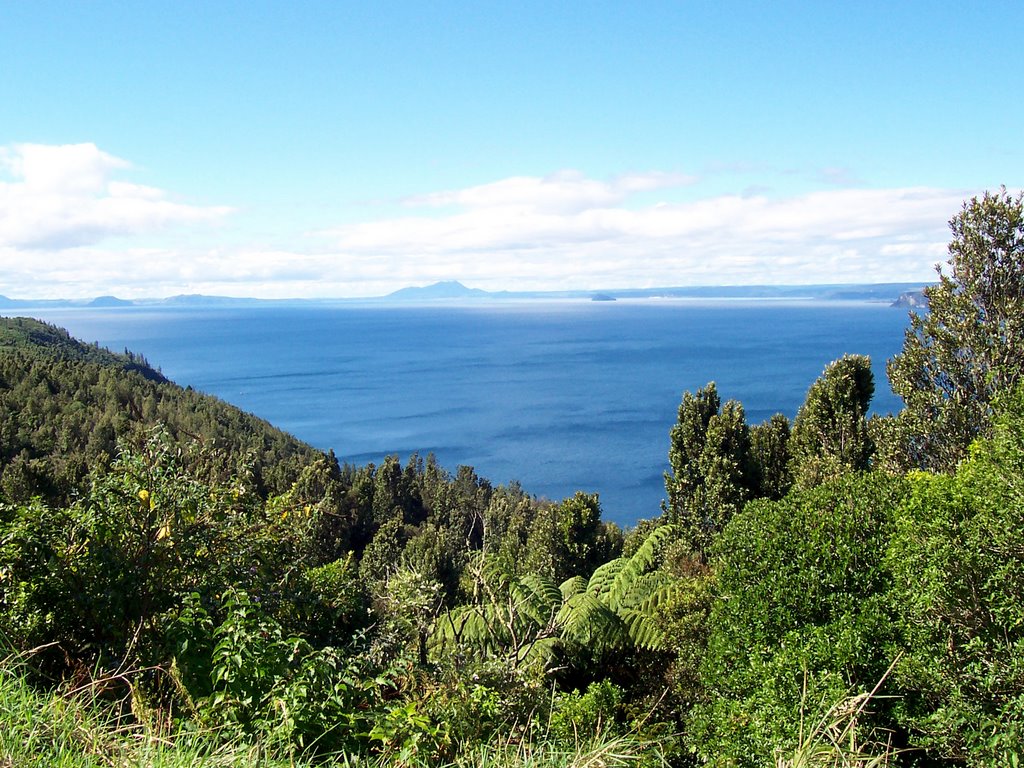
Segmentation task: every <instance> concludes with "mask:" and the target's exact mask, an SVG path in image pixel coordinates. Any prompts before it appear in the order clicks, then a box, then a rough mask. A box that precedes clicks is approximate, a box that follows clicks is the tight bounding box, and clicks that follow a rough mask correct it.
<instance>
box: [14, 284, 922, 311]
mask: <svg viewBox="0 0 1024 768" xmlns="http://www.w3.org/2000/svg"><path fill="white" fill-rule="evenodd" d="M927 285H930V283H920V282H919V283H841V284H822V285H738V286H737V285H732V286H729V285H724V286H689V287H668V288H621V289H596V290H567V291H484V290H481V289H479V288H467V287H466V286H464V285H463V284H462V283H459V282H456V281H447V282H442V283H434V284H433V285H428V286H423V287H409V288H402V289H401V290H398V291H395V292H394V293H390V294H388V295H386V296H377V297H363V298H341V297H339V298H315V299H297V298H291V299H258V298H252V297H233V296H206V295H202V294H188V295H178V296H170V297H166V298H142V299H121V298H118V297H116V296H99V297H96V298H90V299H15V298H8V297H7V296H0V311H3V310H8V309H24V308H46V309H62V308H69V309H70V308H75V307H83V308H90V309H108V308H109V309H118V308H125V307H191V308H196V307H203V308H211V307H241V306H245V307H255V306H281V305H286V304H287V305H293V306H323V305H339V304H343V305H349V304H422V303H430V304H435V303H436V304H444V303H448V302H453V301H457V302H460V303H462V302H466V301H472V302H501V301H508V300H541V301H543V300H580V301H595V300H596V301H599V302H601V301H603V302H612V301H620V300H629V299H718V300H721V299H752V300H767V299H779V300H815V301H875V302H879V303H885V302H888V303H898V306H914V304H913V302H912V301H909V303H908V298H907V297H908V296H913V295H919V294H920V292H921V290H922V289H923V288H924V287H926V286H927Z"/></svg>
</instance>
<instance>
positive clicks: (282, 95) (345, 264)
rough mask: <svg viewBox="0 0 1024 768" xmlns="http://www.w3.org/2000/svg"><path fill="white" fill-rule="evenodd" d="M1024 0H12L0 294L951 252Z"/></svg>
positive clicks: (230, 290)
mask: <svg viewBox="0 0 1024 768" xmlns="http://www.w3.org/2000/svg"><path fill="white" fill-rule="evenodd" d="M1021 28H1024V4H1021V3H1019V2H1012V3H1011V2H984V3H977V4H974V5H973V6H965V5H964V4H961V3H952V2H904V3H874V2H858V3H832V2H819V3H810V2H805V3H793V2H772V3H753V2H714V3H711V2H659V1H658V0H650V1H649V2H643V3H640V2H630V3H627V2H588V3H582V2H580V3H575V2H566V3H550V2H517V3H514V4H513V3H504V4H498V3H487V2H432V3H412V2H407V3H405V2H381V3H345V2H303V3H285V2H237V3H236V2H212V1H211V2H173V3H163V2H146V3H142V2H139V3H124V2H89V3H85V2H65V3H56V2H47V1H46V0H34V1H33V2H14V1H12V2H8V3H4V4H2V5H0V71H3V72H4V76H3V77H0V293H2V294H5V295H8V296H19V297H22V296H24V297H39V298H46V297H56V296H65V297H88V296H95V295H100V294H108V293H113V294H116V295H119V296H124V297H129V298H133V297H146V296H150V297H153V296H167V295H173V294H176V293H196V292H199V293H209V294H221V295H239V296H242V295H247V296H264V297H300V296H304V297H311V296H322V297H331V296H369V295H380V294H382V293H386V292H388V291H391V290H394V289H396V288H399V287H402V286H404V285H410V284H419V285H422V284H426V283H430V282H434V281H437V280H448V279H460V280H462V281H463V282H465V283H466V284H468V285H472V286H476V287H481V288H486V289H491V290H498V289H503V288H507V289H562V288H581V289H586V288H615V287H644V286H659V285H661V286H676V285H707V284H755V283H766V284H780V283H810V282H863V281H890V280H899V281H904V280H906V281H915V280H929V279H931V278H932V277H933V276H934V270H933V267H934V265H935V264H936V263H939V262H942V261H943V260H944V259H945V243H946V241H947V240H948V230H947V226H946V223H947V221H948V219H949V218H950V217H951V216H953V215H954V214H955V213H956V211H957V210H958V209H959V206H960V204H961V202H962V201H963V200H964V199H965V198H968V197H970V196H972V195H975V194H980V193H981V192H982V191H983V190H985V189H996V188H998V187H999V186H1000V185H1006V186H1007V187H1008V188H1009V189H1011V190H1016V189H1019V188H1020V187H1021V186H1022V184H1024V179H1022V170H1024V151H1022V148H1021V145H1022V143H1024V142H1022V139H1024V129H1022V126H1024V103H1022V100H1021V99H1020V98H1019V74H1020V71H1021V64H1022V62H1021V58H1022V56H1021V53H1020V45H1019V39H1018V38H1019V31H1020V29H1021Z"/></svg>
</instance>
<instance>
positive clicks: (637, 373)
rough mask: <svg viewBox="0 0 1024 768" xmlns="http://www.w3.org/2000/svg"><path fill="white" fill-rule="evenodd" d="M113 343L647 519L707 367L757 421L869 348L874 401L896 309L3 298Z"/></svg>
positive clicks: (176, 376) (378, 453) (363, 443)
mask: <svg viewBox="0 0 1024 768" xmlns="http://www.w3.org/2000/svg"><path fill="white" fill-rule="evenodd" d="M9 314H23V315H30V316H33V317H38V318H40V319H43V320H46V321H48V322H52V323H55V324H57V325H60V326H62V327H64V328H67V329H68V331H69V332H71V333H72V334H73V335H74V336H77V337H78V338H80V339H83V340H84V341H88V342H93V341H97V342H99V343H100V344H101V345H103V346H107V347H109V348H111V349H113V350H114V351H122V350H123V349H125V348H128V349H131V350H132V351H134V352H138V353H141V354H143V355H145V356H146V357H147V358H148V359H149V361H150V363H151V364H152V365H154V366H155V367H159V368H161V369H162V371H163V373H164V374H165V375H166V376H168V377H169V378H171V379H173V380H174V381H176V382H177V383H178V384H181V385H182V386H186V385H191V386H192V387H193V388H195V389H198V390H201V391H203V392H206V393H209V394H212V395H216V396H218V397H220V398H222V399H224V400H226V401H228V402H230V403H233V404H234V405H237V406H238V407H240V408H242V409H244V410H247V411H250V412H252V413H255V414H256V415H258V416H260V417H262V418H264V419H266V420H268V421H270V422H271V423H273V424H274V425H276V426H278V427H280V428H282V429H284V430H287V431H289V432H291V433H292V434H294V435H296V436H297V437H299V438H301V439H302V440H305V441H306V442H308V443H311V444H312V445H314V446H316V447H318V448H321V449H325V450H326V449H328V448H332V449H334V452H335V453H336V454H337V456H338V458H339V459H340V460H341V461H343V462H345V461H347V462H350V463H355V464H364V463H366V462H369V461H373V462H378V461H379V460H380V459H381V458H382V457H383V456H385V455H387V454H391V453H394V454H398V455H399V456H400V457H402V459H403V461H404V460H405V459H406V458H407V457H408V456H409V455H410V454H412V453H413V452H417V453H419V454H420V455H422V456H425V455H426V454H428V453H431V452H432V453H434V454H436V456H437V458H438V460H439V462H440V463H441V464H442V465H444V466H446V467H448V468H449V469H451V470H452V471H454V470H455V468H456V467H457V465H459V464H469V465H472V466H473V467H475V468H476V469H477V471H478V472H479V473H480V474H481V475H482V476H484V477H487V478H489V479H490V480H491V481H492V482H494V483H507V482H509V481H511V480H518V481H520V483H521V484H522V485H523V487H524V489H526V490H527V491H528V492H530V493H532V494H535V495H538V496H546V497H548V498H551V499H560V498H562V497H565V496H567V495H571V494H572V493H573V492H574V491H576V490H585V491H588V492H597V493H599V494H600V498H601V503H602V509H603V510H604V516H605V518H606V519H610V520H614V521H615V522H618V523H620V524H623V525H630V524H632V523H634V522H635V521H636V520H638V519H640V518H644V517H652V516H655V515H657V514H659V511H660V507H659V505H660V502H661V500H662V499H663V498H664V495H665V491H664V482H663V473H664V472H665V470H666V469H667V466H668V460H667V455H668V433H669V429H670V428H671V427H672V424H673V423H674V421H675V418H676V410H677V408H678V406H679V402H680V399H681V396H682V393H683V391H684V390H691V391H692V390H695V389H697V388H698V387H701V386H704V385H705V384H706V383H707V382H709V381H715V382H716V383H717V385H718V391H719V393H720V395H721V396H722V398H723V400H725V399H730V398H735V399H738V400H740V401H741V402H742V403H743V404H744V407H745V409H746V413H747V419H748V421H750V422H751V423H757V422H760V421H763V420H765V419H767V418H768V417H770V416H771V415H772V414H773V413H776V412H781V413H784V414H786V415H787V416H789V417H790V418H792V417H793V416H794V415H795V414H796V411H797V408H799V406H800V404H801V403H802V402H803V399H804V395H805V394H806V392H807V388H808V387H809V386H810V385H811V383H812V382H813V381H814V380H815V379H816V378H817V377H818V376H819V375H820V374H821V372H822V370H823V369H824V367H825V366H826V365H827V364H828V363H829V362H830V361H832V360H834V359H836V358H838V357H840V356H841V355H843V354H844V353H857V354H867V355H870V356H871V358H872V363H873V366H874V371H875V377H876V393H875V399H874V401H873V410H874V412H876V413H887V412H892V411H896V410H898V409H899V407H900V402H899V399H898V398H896V397H895V396H894V395H893V394H892V392H891V391H890V390H889V387H888V383H887V380H886V378H885V361H886V360H887V359H888V358H889V357H891V356H892V355H893V354H895V353H897V352H898V351H899V349H900V348H901V346H902V343H903V333H904V329H905V328H906V326H907V312H906V311H905V310H902V309H894V308H891V307H889V306H888V305H886V304H881V303H868V302H841V301H822V302H815V301H772V300H728V301H721V300H697V299H677V300H656V299H644V300H635V301H622V300H620V301H616V302H591V301H568V300H567V301H557V300H537V301H483V302H466V303H462V304H454V303H452V304H450V303H441V304H434V305H413V306H409V305H404V304H395V303H379V304H370V303H365V304H360V303H336V304H333V305H329V304H323V305H319V304H318V305H301V304H295V305H279V304H268V305H264V306H250V307H231V308H212V309H211V308H185V307H162V306H158V307H143V306H136V307H124V308H103V309H100V308H80V309H79V308H75V309H66V308H64V309H45V310H43V309H39V310H31V309H25V310H19V311H17V312H9Z"/></svg>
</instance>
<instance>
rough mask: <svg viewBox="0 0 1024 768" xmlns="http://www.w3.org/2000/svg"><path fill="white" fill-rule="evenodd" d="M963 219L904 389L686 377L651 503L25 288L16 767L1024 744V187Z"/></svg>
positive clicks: (913, 349)
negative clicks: (762, 397) (230, 371)
mask: <svg viewBox="0 0 1024 768" xmlns="http://www.w3.org/2000/svg"><path fill="white" fill-rule="evenodd" d="M951 229H952V239H951V243H950V247H949V254H950V258H949V262H948V264H947V265H946V269H944V270H940V282H939V283H938V284H937V285H935V286H933V287H930V288H928V289H926V291H925V295H926V299H927V302H928V308H927V311H926V312H925V313H923V314H921V315H912V319H911V325H910V328H909V329H908V331H907V335H906V340H905V344H904V347H903V351H902V352H901V354H899V355H898V356H897V357H895V358H894V359H893V360H891V361H889V368H888V372H889V377H890V382H891V384H892V387H893V389H894V390H895V391H896V392H897V394H899V395H900V396H901V397H902V398H903V400H904V403H905V407H904V410H903V411H901V412H900V413H899V414H897V415H895V416H888V417H877V416H876V417H869V415H868V410H869V406H870V402H871V398H872V395H873V392H874V387H875V382H874V380H873V376H872V372H871V367H870V361H869V360H867V359H866V358H864V357H862V356H857V355H848V356H845V357H843V358H841V359H839V360H837V361H835V362H834V363H832V364H830V365H829V366H828V367H827V368H826V369H825V370H824V372H823V373H822V375H821V376H820V378H819V379H818V380H817V381H815V382H813V383H811V384H810V386H809V389H808V392H807V397H806V400H805V402H804V404H803V406H802V407H801V408H800V410H799V412H798V413H797V414H796V417H795V419H793V420H792V422H790V420H789V419H788V418H787V417H785V416H783V415H781V414H778V415H776V416H773V417H772V418H771V419H769V420H768V421H766V422H764V423H762V424H754V425H751V424H748V423H747V420H746V416H745V414H744V410H743V406H742V404H741V403H739V402H737V401H735V400H725V401H723V400H722V396H721V395H720V394H719V392H718V390H717V387H716V386H715V384H714V383H709V384H708V385H707V386H706V387H703V388H701V389H699V390H697V391H696V392H687V393H685V394H684V395H683V397H682V402H681V404H680V406H679V412H678V419H677V421H676V423H675V424H674V425H666V430H667V432H668V438H669V439H668V441H667V445H666V448H667V452H668V457H669V464H670V467H671V470H670V472H669V473H667V474H666V477H665V487H666V501H665V503H664V505H663V508H662V510H661V511H660V512H661V513H660V515H658V516H657V517H655V518H653V519H651V520H647V521H643V522H641V523H640V524H639V525H637V526H636V527H635V528H634V529H632V530H629V531H625V532H624V531H621V530H619V529H618V528H617V527H616V526H614V525H612V524H610V523H606V522H604V521H602V519H601V509H600V504H599V502H598V499H597V497H596V496H593V495H588V494H586V493H582V492H581V493H577V494H575V495H574V496H572V497H570V498H567V499H564V500H562V501H560V502H549V501H541V500H538V499H536V498H534V497H532V496H531V495H529V494H528V493H527V492H526V491H524V490H523V489H522V488H520V487H518V486H516V485H511V486H493V485H492V484H491V483H489V482H488V481H487V480H485V479H484V478H481V477H479V476H478V475H477V474H476V473H475V472H474V471H473V469H472V468H470V467H459V468H457V469H456V470H455V471H454V473H452V472H450V471H448V470H446V469H444V468H442V467H440V466H438V464H437V463H436V462H435V461H434V460H433V458H432V457H429V456H428V457H426V458H420V457H418V456H412V457H409V458H408V459H407V460H406V461H405V462H404V463H403V462H402V461H401V460H400V459H399V458H398V457H389V458H387V459H385V460H384V461H383V462H382V463H381V464H380V465H379V466H375V465H368V466H364V467H353V466H342V465H339V463H338V461H337V460H336V459H335V457H334V456H333V454H323V453H320V452H318V451H315V450H313V449H312V448H310V447H309V446H306V445H303V444H301V443H300V442H298V441H296V440H294V439H292V438H290V437H289V436H287V435H285V434H283V433H281V432H279V431H277V430H275V429H273V428H272V427H270V426H269V425H267V424H266V423H264V422H261V421H260V420H258V419H255V418H254V417H251V416H248V415H246V414H243V413H241V412H240V411H238V410H237V409H235V408H233V407H231V406H229V405H227V404H225V403H223V402H220V401H218V400H216V399H213V398H210V397H208V396H205V395H202V394H200V393H197V392H193V391H191V390H186V389H181V388H180V387H177V386H176V385H174V384H173V383H172V382H169V381H167V380H166V379H165V378H164V377H163V376H162V375H161V374H160V373H159V372H158V371H156V370H154V369H152V368H151V367H150V366H149V364H148V363H147V362H146V360H145V359H144V358H142V357H139V356H137V355H135V354H132V353H128V352H126V353H125V354H115V353H112V352H109V351H107V350H103V349H99V348H97V347H95V346H89V345H85V344H82V343H80V342H77V341H75V340H74V339H71V338H70V337H69V336H68V335H67V334H66V333H64V332H63V331H60V330H59V329H55V328H52V327H50V326H47V325H44V324H42V323H39V322H37V321H33V320H28V319H24V318H16V319H3V320H0V460H2V464H0V470H2V473H0V601H2V611H0V633H2V638H3V642H4V644H5V645H6V657H7V659H6V661H5V663H4V664H3V665H2V667H0V765H10V766H22V765H26V766H27V765H60V766H100V765H102V766H107V765H110V766H114V765H117V766H120V765H139V766H149V765H174V766H178V765H204V764H205V765H225V766H227V765H231V766H235V765H346V766H349V765H358V764H364V763H365V764H371V765H380V766H384V765H396V766H397V765H402V766H412V765H422V766H449V765H451V766H456V765H457V766H487V765H495V766H497V765H501V766H505V765H516V766H555V765H580V766H583V765H592V766H607V765H625V764H641V765H651V766H655V765H672V766H690V765H705V764H707V765H713V766H751V767H752V768H753V767H755V766H819V765H820V766H839V765H849V766H875V765H905V766H961V765H962V766H994V765H1017V764H1018V762H1019V761H1020V759H1021V757H1022V756H1024V746H1022V745H1024V482H1022V481H1024V382H1022V381H1021V373H1022V370H1024V362H1022V361H1024V345H1022V332H1024V198H1021V197H1016V198H1013V197H1011V196H1009V195H1008V194H1007V193H1006V192H1005V190H1003V191H1001V192H999V193H994V194H986V195H985V196H984V197H982V198H975V199H972V200H970V201H968V202H967V203H965V204H964V207H963V210H962V211H960V212H959V213H958V214H957V215H956V216H955V217H954V218H953V220H952V221H951ZM654 512H657V510H655V511H654Z"/></svg>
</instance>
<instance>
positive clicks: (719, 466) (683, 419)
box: [665, 382, 755, 557]
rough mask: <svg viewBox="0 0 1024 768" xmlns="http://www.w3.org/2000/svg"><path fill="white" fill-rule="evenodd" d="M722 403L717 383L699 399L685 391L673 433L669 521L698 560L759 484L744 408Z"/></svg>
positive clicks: (667, 479) (667, 484) (667, 487)
mask: <svg viewBox="0 0 1024 768" xmlns="http://www.w3.org/2000/svg"><path fill="white" fill-rule="evenodd" d="M720 403H721V400H720V399H719V397H718V391H717V389H716V388H715V384H714V382H711V383H710V384H708V385H707V386H706V387H704V388H703V389H699V390H697V393H696V394H695V395H694V394H690V393H689V392H686V393H685V394H684V395H683V401H682V403H681V404H680V406H679V418H678V421H677V422H676V425H675V426H674V427H673V428H672V431H671V433H670V440H671V442H670V445H669V464H670V466H671V469H672V471H671V473H670V474H666V475H665V490H666V491H667V493H668V504H667V505H666V507H665V513H666V518H667V519H668V521H669V522H671V523H674V524H676V525H678V526H679V530H680V534H681V536H682V537H683V540H684V542H685V543H686V545H687V546H688V547H689V548H690V550H691V551H692V552H693V553H694V554H696V555H698V556H700V557H703V556H704V554H705V552H706V551H707V548H708V546H709V544H710V543H711V540H712V539H713V538H714V536H715V534H716V533H717V532H718V531H720V530H721V529H722V527H723V526H724V525H725V524H726V523H727V522H728V521H729V518H731V517H732V515H733V514H735V513H736V512H738V511H739V510H740V509H741V508H742V506H743V504H744V503H745V502H746V501H747V499H749V498H750V496H751V494H752V488H753V486H754V484H755V479H754V474H753V472H752V471H751V465H750V430H749V428H748V427H747V422H746V418H745V416H744V413H743V406H742V404H740V403H739V402H738V401H736V400H730V401H728V402H727V403H726V404H725V405H724V406H721V405H720Z"/></svg>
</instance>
